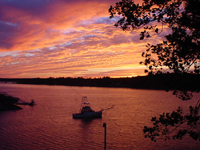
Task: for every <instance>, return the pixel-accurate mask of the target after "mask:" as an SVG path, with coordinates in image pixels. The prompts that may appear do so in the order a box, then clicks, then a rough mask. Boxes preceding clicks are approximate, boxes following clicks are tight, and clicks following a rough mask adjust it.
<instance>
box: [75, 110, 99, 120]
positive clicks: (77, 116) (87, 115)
mask: <svg viewBox="0 0 200 150" xmlns="http://www.w3.org/2000/svg"><path fill="white" fill-rule="evenodd" d="M72 116H73V118H74V119H81V118H101V117H102V111H98V112H84V113H76V114H72Z"/></svg>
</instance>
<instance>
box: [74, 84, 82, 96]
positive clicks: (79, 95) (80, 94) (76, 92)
mask: <svg viewBox="0 0 200 150" xmlns="http://www.w3.org/2000/svg"><path fill="white" fill-rule="evenodd" d="M71 89H72V90H73V91H74V92H75V93H76V94H77V95H79V96H81V97H83V96H82V95H81V94H80V93H78V92H77V91H76V90H75V89H74V88H73V87H72V86H71Z"/></svg>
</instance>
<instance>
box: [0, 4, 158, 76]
mask: <svg viewBox="0 0 200 150" xmlns="http://www.w3.org/2000/svg"><path fill="white" fill-rule="evenodd" d="M116 2H118V0H0V78H24V77H25V78H32V77H103V76H110V77H127V76H129V77H131V76H136V75H145V74H144V69H145V68H146V67H145V66H142V65H139V62H140V61H142V60H143V58H142V57H141V53H142V52H143V51H144V50H145V47H146V43H147V42H149V43H156V42H158V41H159V40H160V39H161V37H160V36H155V37H153V38H151V39H148V41H147V40H142V41H140V40H139V31H137V32H136V31H135V32H133V31H132V32H124V31H122V30H121V29H120V28H117V27H115V26H114V22H115V21H116V20H117V18H114V19H109V13H108V9H109V7H110V6H111V5H114V4H115V3H116ZM135 2H139V0H138V1H135Z"/></svg>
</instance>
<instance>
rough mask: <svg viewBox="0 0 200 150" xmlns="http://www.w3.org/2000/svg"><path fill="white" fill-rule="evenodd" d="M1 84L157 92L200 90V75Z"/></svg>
mask: <svg viewBox="0 0 200 150" xmlns="http://www.w3.org/2000/svg"><path fill="white" fill-rule="evenodd" d="M0 82H14V83H17V84H36V85H65V86H89V87H116V88H117V87H119V88H135V89H157V90H200V75H196V74H184V75H182V74H158V75H151V76H138V77H132V78H110V77H102V78H82V77H78V78H71V77H66V78H64V77H59V78H52V77H50V78H0Z"/></svg>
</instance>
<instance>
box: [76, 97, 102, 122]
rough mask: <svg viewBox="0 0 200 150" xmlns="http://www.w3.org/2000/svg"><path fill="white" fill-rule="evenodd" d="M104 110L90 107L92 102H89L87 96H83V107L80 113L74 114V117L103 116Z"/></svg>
mask: <svg viewBox="0 0 200 150" xmlns="http://www.w3.org/2000/svg"><path fill="white" fill-rule="evenodd" d="M102 111H103V110H100V111H94V110H92V109H91V107H90V103H88V102H87V97H86V96H83V97H82V103H81V109H80V112H79V113H74V114H72V116H73V118H74V119H81V118H83V119H84V118H101V117H102Z"/></svg>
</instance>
